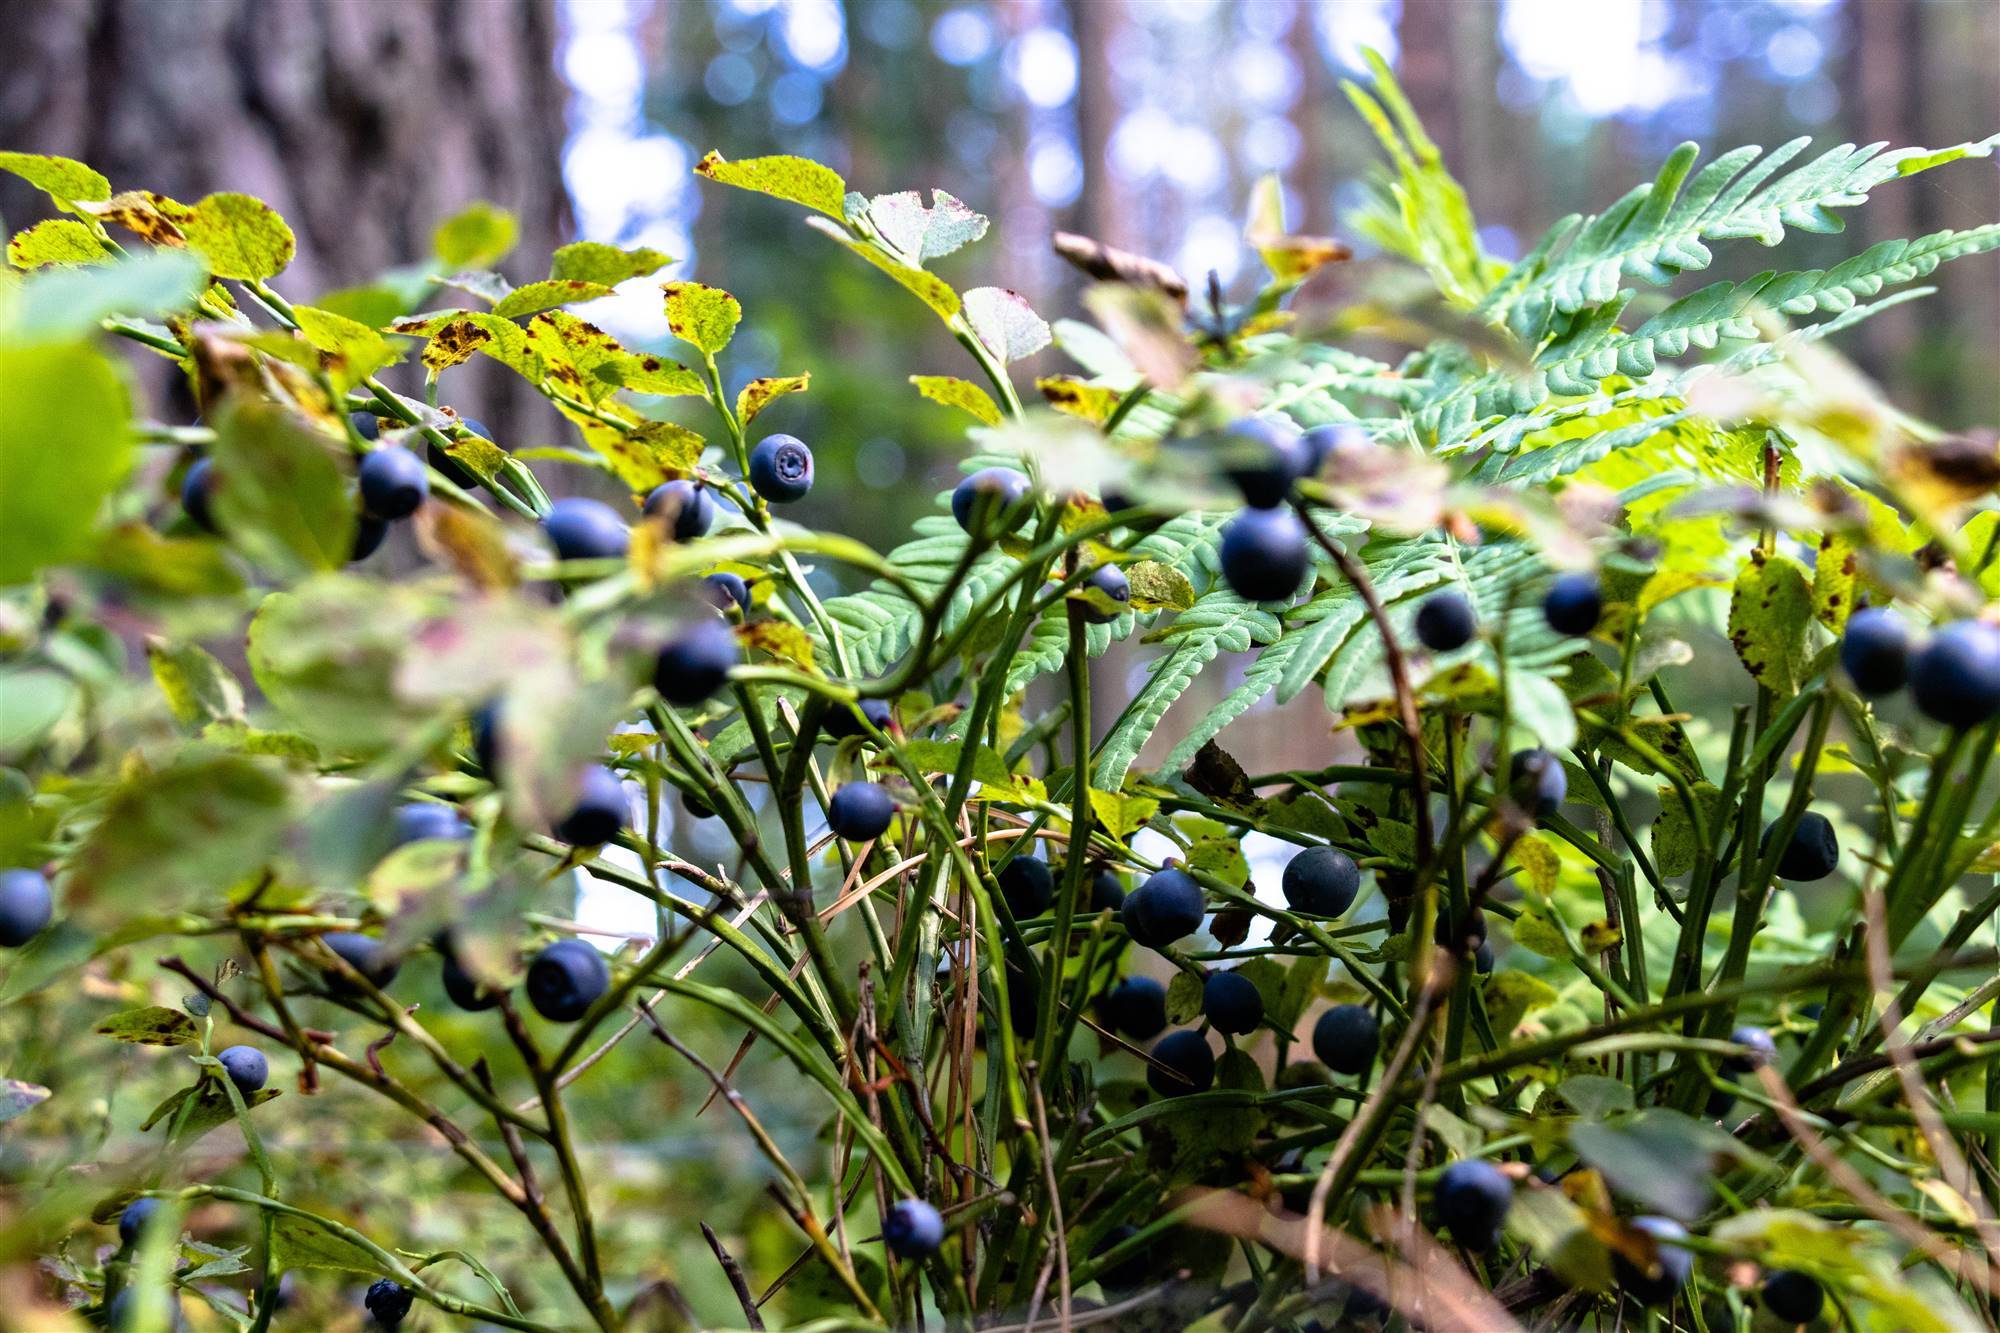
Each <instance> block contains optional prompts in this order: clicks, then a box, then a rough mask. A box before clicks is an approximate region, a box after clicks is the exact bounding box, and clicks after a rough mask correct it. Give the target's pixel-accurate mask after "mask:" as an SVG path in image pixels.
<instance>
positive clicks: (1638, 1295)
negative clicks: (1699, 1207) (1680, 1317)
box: [1611, 1217, 1694, 1305]
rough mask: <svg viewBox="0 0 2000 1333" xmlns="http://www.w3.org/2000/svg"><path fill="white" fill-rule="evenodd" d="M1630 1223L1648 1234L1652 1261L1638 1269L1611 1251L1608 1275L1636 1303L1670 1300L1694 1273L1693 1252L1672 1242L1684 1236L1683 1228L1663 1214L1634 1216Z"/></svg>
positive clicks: (1643, 1303)
mask: <svg viewBox="0 0 2000 1333" xmlns="http://www.w3.org/2000/svg"><path fill="white" fill-rule="evenodd" d="M1630 1225H1631V1227H1632V1229H1633V1230H1634V1231H1643V1232H1644V1233H1646V1234H1647V1235H1648V1236H1650V1237H1652V1239H1653V1246H1654V1256H1655V1257H1654V1261H1653V1263H1652V1264H1650V1265H1648V1266H1647V1267H1646V1268H1644V1269H1642V1268H1640V1267H1639V1266H1638V1265H1637V1264H1634V1263H1632V1262H1631V1261H1630V1260H1628V1259H1626V1257H1625V1256H1624V1255H1622V1254H1619V1253H1618V1252H1617V1251H1615V1250H1614V1251H1612V1254H1611V1271H1612V1274H1613V1276H1615V1277H1616V1278H1617V1279H1618V1282H1619V1284H1620V1285H1621V1286H1623V1287H1624V1288H1625V1294H1626V1295H1628V1296H1630V1297H1631V1298H1632V1299H1633V1300H1635V1301H1637V1302H1639V1304H1641V1305H1661V1304H1664V1303H1665V1302H1667V1301H1670V1300H1672V1299H1673V1298H1674V1293H1675V1292H1677V1291H1679V1290H1680V1289H1681V1288H1682V1287H1684V1286H1686V1285H1687V1280H1688V1279H1689V1278H1691V1277H1693V1276H1694V1255H1693V1253H1692V1252H1690V1251H1689V1250H1687V1249H1685V1248H1684V1247H1682V1246H1679V1245H1676V1244H1674V1242H1675V1241H1677V1240H1685V1239H1686V1238H1687V1228H1686V1227H1683V1226H1682V1225H1681V1224H1680V1223H1678V1222H1676V1221H1673V1220H1672V1219H1671V1218H1665V1217H1635V1218H1633V1219H1632V1221H1631V1224H1630Z"/></svg>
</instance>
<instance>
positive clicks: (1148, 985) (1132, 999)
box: [1103, 977, 1167, 1041]
mask: <svg viewBox="0 0 2000 1333" xmlns="http://www.w3.org/2000/svg"><path fill="white" fill-rule="evenodd" d="M1103 1005H1104V1026H1106V1027H1108V1028H1110V1029H1111V1030H1112V1031H1113V1032H1116V1033H1118V1034H1119V1035H1120V1036H1124V1037H1130V1038H1132V1039H1133V1040H1134V1041H1149V1040H1151V1039H1152V1038H1154V1037H1157V1036H1159V1035H1160V1033H1161V1032H1162V1031H1164V1030H1165V1028H1166V1026H1167V988H1166V987H1165V986H1162V985H1161V984H1160V983H1159V982H1157V981H1155V980H1153V979H1152V978H1151V977H1126V978H1125V979H1123V980H1122V981H1120V982H1119V983H1118V984H1117V985H1115V986H1113V987H1112V988H1111V989H1110V990H1108V991H1106V992H1105V993H1104V1001H1103Z"/></svg>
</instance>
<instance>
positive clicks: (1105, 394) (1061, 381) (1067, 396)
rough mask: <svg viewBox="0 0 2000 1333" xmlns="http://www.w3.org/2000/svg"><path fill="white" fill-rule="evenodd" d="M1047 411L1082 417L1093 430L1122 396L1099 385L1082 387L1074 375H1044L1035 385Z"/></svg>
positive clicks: (1108, 418)
mask: <svg viewBox="0 0 2000 1333" xmlns="http://www.w3.org/2000/svg"><path fill="white" fill-rule="evenodd" d="M1035 387H1036V388H1037V389H1040V390H1041V392H1042V397H1043V398H1045V399H1047V400H1048V404H1049V406H1050V407H1053V408H1054V409H1055V410H1056V411H1058V412H1064V413H1067V414H1069V415H1070V416H1073V417H1082V418H1083V419H1084V420H1085V421H1088V422H1089V423H1090V424H1091V425H1093V426H1102V425H1103V424H1104V423H1105V422H1106V421H1108V420H1110V419H1111V414H1112V413H1113V412H1115V411H1117V410H1118V404H1119V402H1120V400H1122V399H1123V398H1124V396H1125V395H1123V394H1121V393H1119V392H1118V391H1117V390H1116V389H1107V388H1105V387H1104V386H1103V385H1101V384H1086V383H1084V382H1083V381H1082V380H1080V379H1078V378H1076V377H1075V376H1074V375H1046V376H1044V377H1042V378H1041V379H1038V380H1036V381H1035Z"/></svg>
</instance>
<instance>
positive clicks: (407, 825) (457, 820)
mask: <svg viewBox="0 0 2000 1333" xmlns="http://www.w3.org/2000/svg"><path fill="white" fill-rule="evenodd" d="M471 836H472V827H471V826H470V825H469V824H467V823H466V822H465V818H464V816H462V815H460V814H459V813H458V808H457V807H456V806H450V805H439V804H438V803H437V802H436V801H410V802H408V803H406V804H404V805H399V806H397V807H396V834H395V845H396V846H398V847H401V846H403V845H404V844H405V843H411V842H430V841H438V842H457V841H459V840H461V839H464V838H469V837H471Z"/></svg>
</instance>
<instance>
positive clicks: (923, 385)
mask: <svg viewBox="0 0 2000 1333" xmlns="http://www.w3.org/2000/svg"><path fill="white" fill-rule="evenodd" d="M910 383H912V384H914V385H916V386H917V392H918V393H920V394H922V395H923V396H924V397H926V398H928V399H930V400H931V401H932V402H934V403H943V404H944V405H945V406H946V407H955V408H957V409H958V410H959V411H961V412H964V413H965V414H966V415H968V416H970V417H971V418H973V419H974V420H975V421H978V422H981V423H982V424H984V425H988V426H997V425H999V424H1000V409H999V407H997V406H996V405H995V404H994V402H993V399H992V396H991V395H989V394H988V393H987V392H986V390H984V389H982V388H980V387H979V386H978V385H977V384H973V383H971V382H970V381H968V380H962V379H959V378H957V377H956V376H952V375H912V376H910Z"/></svg>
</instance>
